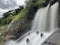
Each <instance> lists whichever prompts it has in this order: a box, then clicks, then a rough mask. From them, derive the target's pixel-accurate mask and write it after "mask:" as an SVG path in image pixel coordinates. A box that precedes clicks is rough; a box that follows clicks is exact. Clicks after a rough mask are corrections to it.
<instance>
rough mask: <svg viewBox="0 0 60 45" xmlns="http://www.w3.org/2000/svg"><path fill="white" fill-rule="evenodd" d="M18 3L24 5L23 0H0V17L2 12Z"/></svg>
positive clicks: (13, 7)
mask: <svg viewBox="0 0 60 45" xmlns="http://www.w3.org/2000/svg"><path fill="white" fill-rule="evenodd" d="M19 5H25V0H0V17H2V14H3V13H5V12H7V11H8V10H12V9H15V8H17V7H18V6H19Z"/></svg>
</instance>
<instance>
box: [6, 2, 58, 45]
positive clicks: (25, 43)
mask: <svg viewBox="0 0 60 45" xmlns="http://www.w3.org/2000/svg"><path fill="white" fill-rule="evenodd" d="M57 16H58V2H57V3H55V4H54V5H52V6H50V4H49V5H48V6H47V7H45V8H40V9H39V10H38V11H37V13H36V15H35V18H34V21H33V25H32V29H31V32H29V33H30V35H28V33H27V34H25V35H23V36H22V37H24V38H22V39H21V40H20V38H19V39H18V40H19V41H18V40H16V41H9V42H7V43H6V45H41V44H42V43H43V42H44V41H45V40H46V39H47V38H48V37H49V36H50V35H51V34H52V33H53V32H54V31H55V30H56V28H57Z"/></svg>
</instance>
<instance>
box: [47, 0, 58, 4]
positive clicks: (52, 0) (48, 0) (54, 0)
mask: <svg viewBox="0 0 60 45" xmlns="http://www.w3.org/2000/svg"><path fill="white" fill-rule="evenodd" d="M57 1H59V0H46V4H49V3H50V5H53V4H54V3H55V2H57Z"/></svg>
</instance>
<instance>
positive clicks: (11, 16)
mask: <svg viewBox="0 0 60 45" xmlns="http://www.w3.org/2000/svg"><path fill="white" fill-rule="evenodd" d="M44 2H45V0H32V1H29V2H27V6H26V7H25V8H23V6H20V7H19V8H18V9H15V10H10V11H8V12H6V13H4V15H3V18H0V35H2V34H3V35H2V36H0V38H1V37H2V38H1V39H0V44H2V43H3V42H5V41H6V39H8V38H6V37H8V34H7V36H6V37H5V36H4V35H5V33H4V32H5V31H6V30H5V29H6V27H7V26H8V25H9V24H10V23H11V21H14V24H13V25H14V26H15V25H16V24H17V25H18V24H20V23H21V24H20V27H19V28H20V29H18V28H17V30H16V29H14V30H12V33H11V34H12V35H13V33H14V35H15V36H16V35H17V33H18V34H19V35H22V33H25V32H26V31H27V30H29V28H30V26H31V21H32V19H33V18H34V15H35V13H36V11H37V10H38V8H41V7H43V3H44ZM21 19H22V20H21ZM15 22H16V23H15ZM18 22H19V23H18ZM18 26H19V25H18ZM18 26H15V27H13V26H12V27H13V28H16V27H18ZM23 31H24V32H23Z"/></svg>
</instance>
